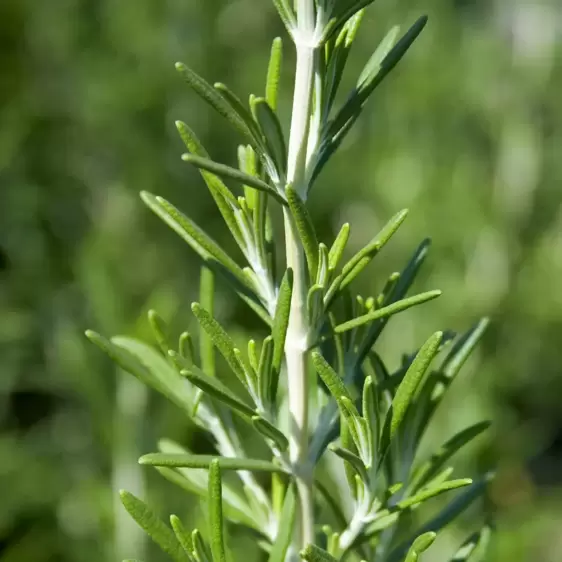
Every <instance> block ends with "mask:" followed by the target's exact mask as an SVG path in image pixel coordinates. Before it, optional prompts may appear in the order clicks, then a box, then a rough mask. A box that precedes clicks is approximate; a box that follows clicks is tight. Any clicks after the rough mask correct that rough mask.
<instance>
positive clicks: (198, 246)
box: [141, 191, 246, 284]
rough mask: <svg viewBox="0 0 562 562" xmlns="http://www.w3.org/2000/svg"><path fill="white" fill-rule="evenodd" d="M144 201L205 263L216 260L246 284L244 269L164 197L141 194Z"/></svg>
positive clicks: (144, 192)
mask: <svg viewBox="0 0 562 562" xmlns="http://www.w3.org/2000/svg"><path fill="white" fill-rule="evenodd" d="M141 197H142V199H143V201H144V202H145V203H146V205H148V207H149V208H150V209H151V210H152V211H153V212H154V213H155V214H156V215H158V216H159V217H160V218H161V219H162V220H163V221H164V222H165V223H166V224H168V226H170V227H171V228H172V229H173V230H175V231H176V232H177V233H178V234H179V235H180V236H181V237H182V238H183V239H184V240H185V241H186V242H187V243H188V244H189V245H190V246H191V248H192V249H193V250H194V251H195V252H197V254H199V256H200V257H201V258H202V259H203V260H204V261H205V262H212V260H213V259H214V260H216V261H217V262H218V263H220V264H221V265H222V266H223V267H224V268H225V269H226V270H227V271H228V272H230V273H231V274H232V276H234V277H235V278H236V279H237V280H238V281H241V282H242V283H244V284H246V279H245V277H244V274H243V272H242V269H241V268H240V267H239V266H238V265H237V264H236V262H235V261H234V260H233V259H232V258H230V257H229V256H228V254H227V253H226V252H225V251H224V250H223V249H222V248H221V247H220V246H219V245H218V244H217V243H216V242H215V241H214V240H213V239H212V238H211V237H210V236H208V235H207V234H206V233H205V232H204V231H203V230H201V229H200V228H199V227H198V226H197V225H196V224H195V223H194V222H193V221H192V220H191V219H190V218H188V217H187V216H186V215H184V214H183V213H181V212H180V211H179V210H178V209H177V208H176V207H174V206H173V205H172V204H171V203H169V202H168V201H166V200H165V199H163V198H162V197H155V196H154V195H152V194H151V193H147V192H146V191H143V192H142V193H141Z"/></svg>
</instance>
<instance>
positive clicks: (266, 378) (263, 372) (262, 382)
mask: <svg viewBox="0 0 562 562" xmlns="http://www.w3.org/2000/svg"><path fill="white" fill-rule="evenodd" d="M273 348H274V343H273V337H272V336H268V337H267V338H265V340H264V341H263V345H262V348H261V354H260V359H259V363H258V365H257V373H258V389H259V396H260V399H261V401H262V403H263V406H264V407H266V408H269V407H270V406H271V402H270V401H271V396H272V389H271V385H272V381H273V375H272V365H273Z"/></svg>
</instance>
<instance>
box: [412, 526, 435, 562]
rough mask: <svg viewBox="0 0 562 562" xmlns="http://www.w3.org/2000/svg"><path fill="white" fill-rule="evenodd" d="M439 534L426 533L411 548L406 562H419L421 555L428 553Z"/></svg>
mask: <svg viewBox="0 0 562 562" xmlns="http://www.w3.org/2000/svg"><path fill="white" fill-rule="evenodd" d="M436 537H437V533H432V532H429V533H424V534H423V535H420V536H419V537H418V538H417V539H416V540H415V541H414V543H413V544H412V546H411V547H410V550H409V551H408V554H407V555H406V559H405V560H404V562H418V560H419V557H420V554H421V553H422V552H424V551H426V550H427V549H428V548H429V547H430V546H431V545H432V544H433V542H434V541H435V539H436Z"/></svg>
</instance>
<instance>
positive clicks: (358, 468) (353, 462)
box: [328, 443, 369, 484]
mask: <svg viewBox="0 0 562 562" xmlns="http://www.w3.org/2000/svg"><path fill="white" fill-rule="evenodd" d="M328 449H329V450H330V451H332V453H334V454H335V455H337V456H338V457H340V459H342V460H344V461H345V462H346V463H348V464H349V465H350V466H351V467H352V468H353V470H354V471H355V472H356V473H357V475H358V476H359V478H361V480H363V482H365V483H366V484H368V482H369V476H368V475H367V469H366V467H365V464H364V463H363V461H362V460H361V459H360V458H359V457H358V456H357V455H356V454H355V453H353V452H352V451H350V450H349V449H344V448H343V447H339V446H338V445H335V444H333V443H331V444H330V445H328Z"/></svg>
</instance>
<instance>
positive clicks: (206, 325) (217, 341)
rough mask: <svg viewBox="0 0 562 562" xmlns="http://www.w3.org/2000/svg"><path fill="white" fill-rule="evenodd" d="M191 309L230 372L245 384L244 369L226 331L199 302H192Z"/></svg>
mask: <svg viewBox="0 0 562 562" xmlns="http://www.w3.org/2000/svg"><path fill="white" fill-rule="evenodd" d="M191 310H192V311H193V314H194V315H195V317H196V318H197V321H198V322H199V325H200V326H201V328H203V330H204V331H205V333H206V334H207V335H208V336H209V338H210V339H211V341H212V342H213V344H214V346H215V347H216V348H217V349H218V351H219V353H220V354H221V355H222V356H223V357H224V359H225V360H226V362H227V363H228V366H229V367H230V368H231V369H232V372H233V373H234V374H235V375H236V376H237V377H238V380H239V381H240V382H241V383H242V384H243V385H244V386H247V382H246V377H245V376H244V370H243V368H242V366H241V365H240V362H239V360H238V358H237V357H236V353H235V351H234V343H233V341H232V340H231V338H230V336H229V335H228V334H227V333H226V330H225V329H224V328H223V327H222V326H221V325H220V324H219V323H218V322H217V321H216V320H215V319H214V318H213V317H212V316H211V314H210V313H209V312H208V311H207V310H205V309H204V308H203V307H202V306H201V305H200V304H199V303H196V302H194V303H193V304H192V305H191Z"/></svg>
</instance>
